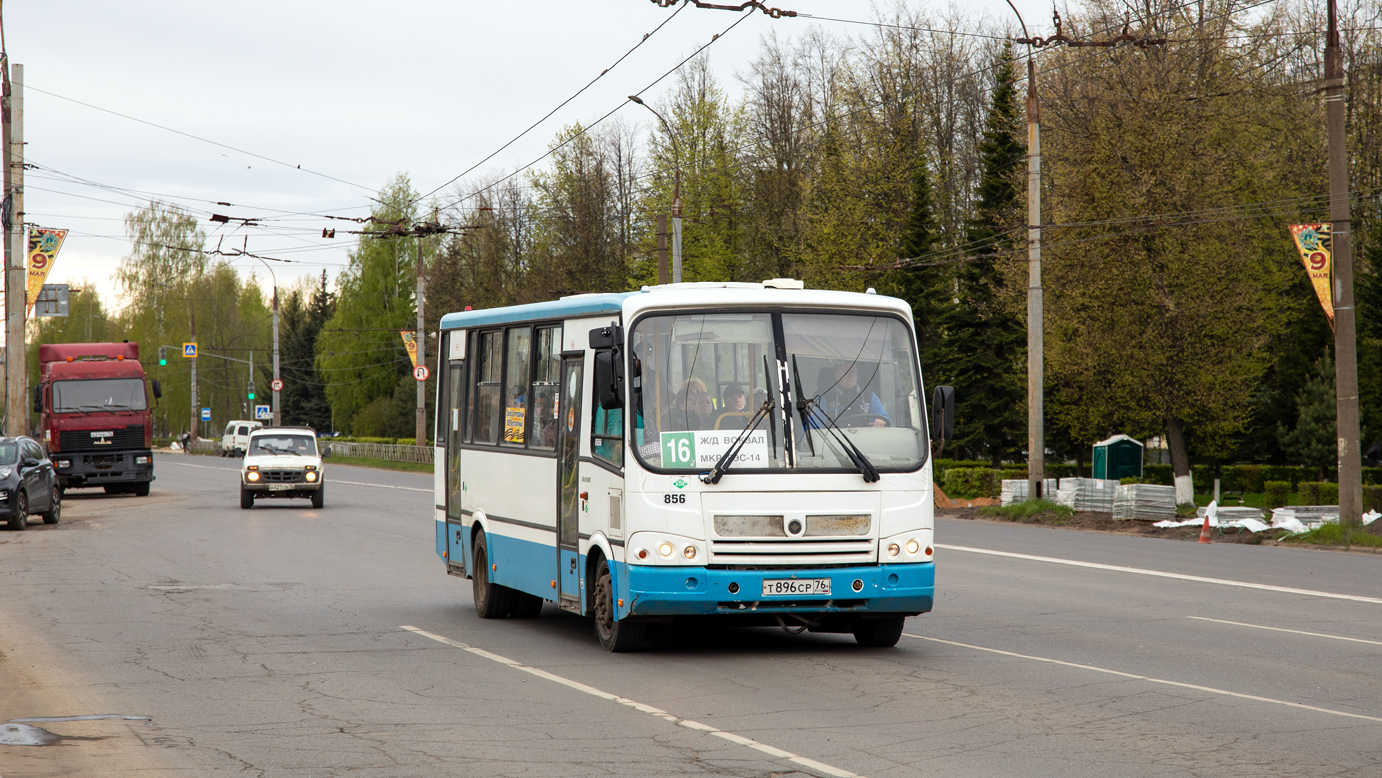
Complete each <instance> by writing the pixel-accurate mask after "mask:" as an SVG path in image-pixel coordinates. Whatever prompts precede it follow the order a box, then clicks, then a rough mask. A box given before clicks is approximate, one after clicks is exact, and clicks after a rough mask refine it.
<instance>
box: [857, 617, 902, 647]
mask: <svg viewBox="0 0 1382 778" xmlns="http://www.w3.org/2000/svg"><path fill="white" fill-rule="evenodd" d="M906 623H907V617H906V616H884V617H882V618H878V619H858V620H857V621H855V622H854V640H855V641H857V642H858V643H859V645H861V646H866V647H868V648H891V647H892V646H895V645H897V641H898V640H900V639H901V638H902V627H903V625H904V624H906Z"/></svg>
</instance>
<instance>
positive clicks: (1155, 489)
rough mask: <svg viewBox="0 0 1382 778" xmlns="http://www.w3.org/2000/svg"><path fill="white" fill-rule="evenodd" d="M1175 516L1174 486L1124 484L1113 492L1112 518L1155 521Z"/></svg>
mask: <svg viewBox="0 0 1382 778" xmlns="http://www.w3.org/2000/svg"><path fill="white" fill-rule="evenodd" d="M1175 517H1176V487H1174V486H1161V485H1159V484H1125V485H1121V486H1119V487H1117V488H1116V489H1115V490H1114V494H1113V518H1114V519H1117V520H1122V521H1128V520H1132V519H1142V520H1146V521H1156V520H1159V519H1174V518H1175Z"/></svg>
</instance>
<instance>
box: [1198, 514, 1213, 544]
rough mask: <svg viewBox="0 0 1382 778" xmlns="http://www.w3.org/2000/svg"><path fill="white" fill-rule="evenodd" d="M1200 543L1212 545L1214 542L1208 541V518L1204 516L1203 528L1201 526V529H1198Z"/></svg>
mask: <svg viewBox="0 0 1382 778" xmlns="http://www.w3.org/2000/svg"><path fill="white" fill-rule="evenodd" d="M1200 542H1201V543H1213V542H1214V541H1212V540H1210V539H1209V517H1208V516H1205V517H1204V526H1203V527H1200Z"/></svg>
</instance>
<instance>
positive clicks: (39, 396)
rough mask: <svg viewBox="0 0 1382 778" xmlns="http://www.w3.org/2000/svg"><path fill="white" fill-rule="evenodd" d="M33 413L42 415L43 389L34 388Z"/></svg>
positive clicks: (39, 387) (40, 387)
mask: <svg viewBox="0 0 1382 778" xmlns="http://www.w3.org/2000/svg"><path fill="white" fill-rule="evenodd" d="M34 413H43V387H42V386H35V387H34Z"/></svg>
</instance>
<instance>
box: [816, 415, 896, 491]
mask: <svg viewBox="0 0 1382 778" xmlns="http://www.w3.org/2000/svg"><path fill="white" fill-rule="evenodd" d="M804 406H805V410H804V412H810V413H811V414H813V416H812V418H814V419H816V420H818V421H820V422H824V424H825V428H826V429H827V430H829V431H830V433H831V437H832V438H834V440H835V442H836V443H839V444H840V448H842V449H844V452H845V456H847V457H849V461H850V462H853V463H854V466H855V467H856V468H858V469H859V472H860V473H861V474H862V475H863V476H864V483H866V484H871V483H874V482H875V481H877V480H878V479H879V478H880V477H881V476H879V475H878V468H876V467H874V466H873V463H872V462H870V461H869V458H868V457H867V456H864V452H863V451H860V450H859V447H858V446H856V445H854V441H852V440H850V439H849V436H848V435H846V434H844V432H842V431H841V430H840V428H839V427H838V426H836V424H835V420H834V419H832V418H830V414H828V413H826V412H825V411H823V410H821V408H820V406H818V405H816V401H815V400H807V401H806V402H805V403H804Z"/></svg>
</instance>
